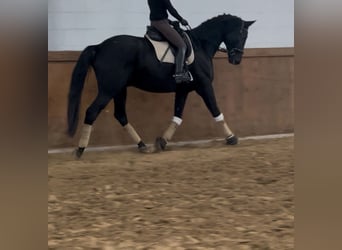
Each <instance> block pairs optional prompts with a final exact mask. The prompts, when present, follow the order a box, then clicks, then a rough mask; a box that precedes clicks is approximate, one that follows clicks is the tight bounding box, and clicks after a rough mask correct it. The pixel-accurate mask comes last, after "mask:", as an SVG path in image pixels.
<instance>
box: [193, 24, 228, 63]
mask: <svg viewBox="0 0 342 250" xmlns="http://www.w3.org/2000/svg"><path fill="white" fill-rule="evenodd" d="M191 36H192V37H193V39H194V40H196V41H197V44H198V45H199V46H200V47H201V48H202V49H203V50H204V51H205V53H206V54H207V55H208V56H209V57H210V58H212V57H214V55H215V53H216V51H217V50H218V48H219V46H220V44H221V43H222V36H221V32H220V30H217V29H212V30H209V29H208V30H204V29H203V28H201V27H198V28H195V29H193V30H192V31H191Z"/></svg>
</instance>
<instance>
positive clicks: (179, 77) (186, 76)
mask: <svg viewBox="0 0 342 250" xmlns="http://www.w3.org/2000/svg"><path fill="white" fill-rule="evenodd" d="M173 77H174V78H175V80H176V83H182V82H192V81H193V80H194V78H193V77H192V74H191V72H190V71H186V72H182V73H176V74H174V75H173Z"/></svg>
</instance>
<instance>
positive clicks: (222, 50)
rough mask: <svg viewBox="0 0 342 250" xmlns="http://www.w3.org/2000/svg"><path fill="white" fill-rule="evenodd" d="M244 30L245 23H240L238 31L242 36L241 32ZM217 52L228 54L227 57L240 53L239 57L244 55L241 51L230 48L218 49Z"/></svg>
mask: <svg viewBox="0 0 342 250" xmlns="http://www.w3.org/2000/svg"><path fill="white" fill-rule="evenodd" d="M244 29H246V28H245V22H244V21H242V25H241V29H240V34H242V32H243V31H244ZM218 51H220V52H224V53H228V55H229V56H235V55H236V53H240V54H241V55H242V54H243V53H244V51H243V49H239V48H231V49H230V50H227V49H225V48H221V47H220V48H218Z"/></svg>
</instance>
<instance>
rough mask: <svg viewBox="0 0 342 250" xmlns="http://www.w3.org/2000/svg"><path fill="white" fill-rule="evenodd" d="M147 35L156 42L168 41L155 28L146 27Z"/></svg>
mask: <svg viewBox="0 0 342 250" xmlns="http://www.w3.org/2000/svg"><path fill="white" fill-rule="evenodd" d="M146 35H148V36H149V37H150V38H151V39H152V40H154V41H166V39H165V37H164V36H163V35H162V34H161V33H160V32H159V31H158V30H157V29H156V28H154V27H153V26H147V27H146Z"/></svg>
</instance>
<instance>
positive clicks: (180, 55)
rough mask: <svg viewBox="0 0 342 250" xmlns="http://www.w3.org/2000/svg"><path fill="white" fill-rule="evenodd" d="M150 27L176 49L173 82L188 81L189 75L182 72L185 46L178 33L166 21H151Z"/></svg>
mask: <svg viewBox="0 0 342 250" xmlns="http://www.w3.org/2000/svg"><path fill="white" fill-rule="evenodd" d="M151 25H152V26H153V27H155V28H156V29H157V30H159V31H160V33H162V34H163V35H164V37H165V38H166V39H167V40H168V41H169V42H170V43H171V44H172V45H174V46H175V47H176V48H177V52H176V58H175V63H176V70H175V80H176V82H177V83H180V82H183V81H190V79H191V78H190V75H189V74H188V73H187V72H185V71H184V61H185V53H186V44H185V42H184V41H183V39H182V37H181V36H180V35H179V34H178V32H177V31H176V30H175V29H173V28H172V27H171V26H170V24H169V22H168V20H167V19H164V20H160V21H151Z"/></svg>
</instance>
